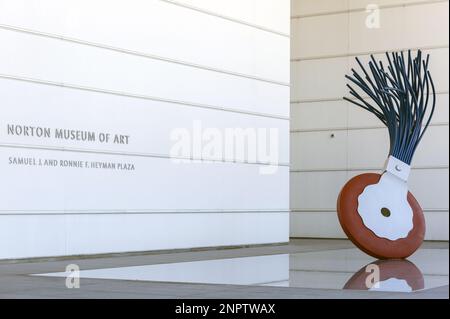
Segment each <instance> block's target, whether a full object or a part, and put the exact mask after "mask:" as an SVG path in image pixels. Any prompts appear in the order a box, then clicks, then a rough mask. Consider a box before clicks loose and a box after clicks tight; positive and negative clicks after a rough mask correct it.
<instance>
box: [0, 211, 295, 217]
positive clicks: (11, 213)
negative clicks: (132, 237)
mask: <svg viewBox="0 0 450 319" xmlns="http://www.w3.org/2000/svg"><path fill="white" fill-rule="evenodd" d="M289 213H290V210H289V209H278V210H275V209H274V210H264V209H260V210H221V209H211V210H200V209H199V210H141V211H133V210H122V211H107V210H103V211H102V210H84V211H80V210H58V211H50V210H42V211H40V210H27V211H17V210H16V211H12V210H3V211H0V217H1V216H74V215H75V216H79V215H81V216H91V215H126V216H133V215H181V214H183V215H186V214H199V215H206V214H216V215H225V214H279V215H283V214H289Z"/></svg>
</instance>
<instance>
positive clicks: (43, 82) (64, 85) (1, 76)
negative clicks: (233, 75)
mask: <svg viewBox="0 0 450 319" xmlns="http://www.w3.org/2000/svg"><path fill="white" fill-rule="evenodd" d="M0 79H7V80H16V81H22V82H28V83H34V84H41V85H49V86H57V87H62V88H69V89H74V90H80V91H87V92H94V93H102V94H109V95H116V96H124V97H129V98H136V99H142V100H150V101H156V102H162V103H170V104H176V105H180V106H186V107H196V108H203V109H209V110H215V111H223V112H231V113H238V114H245V115H251V116H258V117H267V118H274V119H279V120H285V121H289V117H285V116H278V115H274V114H267V113H257V112H250V111H243V110H239V109H233V108H227V107H220V106H214V105H208V104H200V103H194V102H188V101H180V100H170V99H165V98H159V97H155V96H147V95H140V94H133V93H127V92H120V91H113V90H105V89H99V88H93V87H86V86H81V85H75V84H69V83H62V82H53V81H47V80H41V79H34V78H25V77H20V76H14V75H7V74H0Z"/></svg>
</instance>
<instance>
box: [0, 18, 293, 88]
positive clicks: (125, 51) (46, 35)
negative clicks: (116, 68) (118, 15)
mask: <svg viewBox="0 0 450 319" xmlns="http://www.w3.org/2000/svg"><path fill="white" fill-rule="evenodd" d="M0 29H4V30H8V31H13V32H20V33H26V34H29V35H33V36H38V37H44V38H50V39H54V40H60V41H65V42H70V43H75V44H79V45H83V46H87V47H93V48H97V49H104V50H108V51H114V52H118V53H122V54H127V55H132V56H137V57H142V58H147V59H152V60H158V61H162V62H167V63H172V64H177V65H181V66H185V67H190V68H195V69H200V70H205V71H210V72H215V73H221V74H226V75H230V76H235V77H241V78H246V79H249V80H254V81H260V82H265V83H270V84H274V85H280V86H288V87H289V86H290V83H287V82H281V81H276V80H271V79H265V78H261V77H258V76H253V75H249V74H244V73H238V72H233V71H228V70H222V69H218V68H214V67H210V66H205V65H200V64H195V63H191V62H187V61H181V60H176V59H171V58H167V57H162V56H158V55H153V54H148V53H144V52H139V51H133V50H128V49H124V48H118V47H113V46H109V45H106V44H101V43H95V42H89V41H84V40H81V39H75V38H69V37H65V36H63V35H57V34H51V33H45V32H41V31H36V30H30V29H24V28H19V27H16V26H10V25H5V24H0Z"/></svg>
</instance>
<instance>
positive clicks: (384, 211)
mask: <svg viewBox="0 0 450 319" xmlns="http://www.w3.org/2000/svg"><path fill="white" fill-rule="evenodd" d="M381 215H383V216H384V217H386V218H388V217H391V215H392V214H391V210H390V209H389V208H386V207H384V208H382V209H381Z"/></svg>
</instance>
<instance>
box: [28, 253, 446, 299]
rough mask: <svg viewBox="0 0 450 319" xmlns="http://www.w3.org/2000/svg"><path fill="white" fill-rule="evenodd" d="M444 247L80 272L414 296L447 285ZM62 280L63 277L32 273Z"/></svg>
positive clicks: (138, 278)
mask: <svg viewBox="0 0 450 319" xmlns="http://www.w3.org/2000/svg"><path fill="white" fill-rule="evenodd" d="M448 260H449V251H448V249H422V250H419V251H418V252H417V253H416V254H415V255H414V256H412V257H411V258H410V259H409V260H408V261H406V260H394V261H377V260H375V259H373V258H370V257H369V256H367V255H365V254H364V253H362V252H360V251H359V250H357V249H339V250H325V251H315V252H302V253H294V254H278V255H268V256H256V257H238V258H227V259H215V260H202V261H191V262H177V263H165V264H153V265H144V266H133V267H118V268H105V269H91V270H82V269H81V271H80V277H81V278H90V279H111V280H131V281H147V282H148V281H150V282H176V283H196V284H218V285H243V286H253V287H258V286H259V287H295V288H314V289H333V290H342V289H345V290H370V291H386V292H413V291H421V290H427V289H431V288H435V287H441V286H446V285H448V284H449V261H448ZM36 275H37V276H46V277H66V276H67V275H68V273H64V272H59V273H46V274H36Z"/></svg>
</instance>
